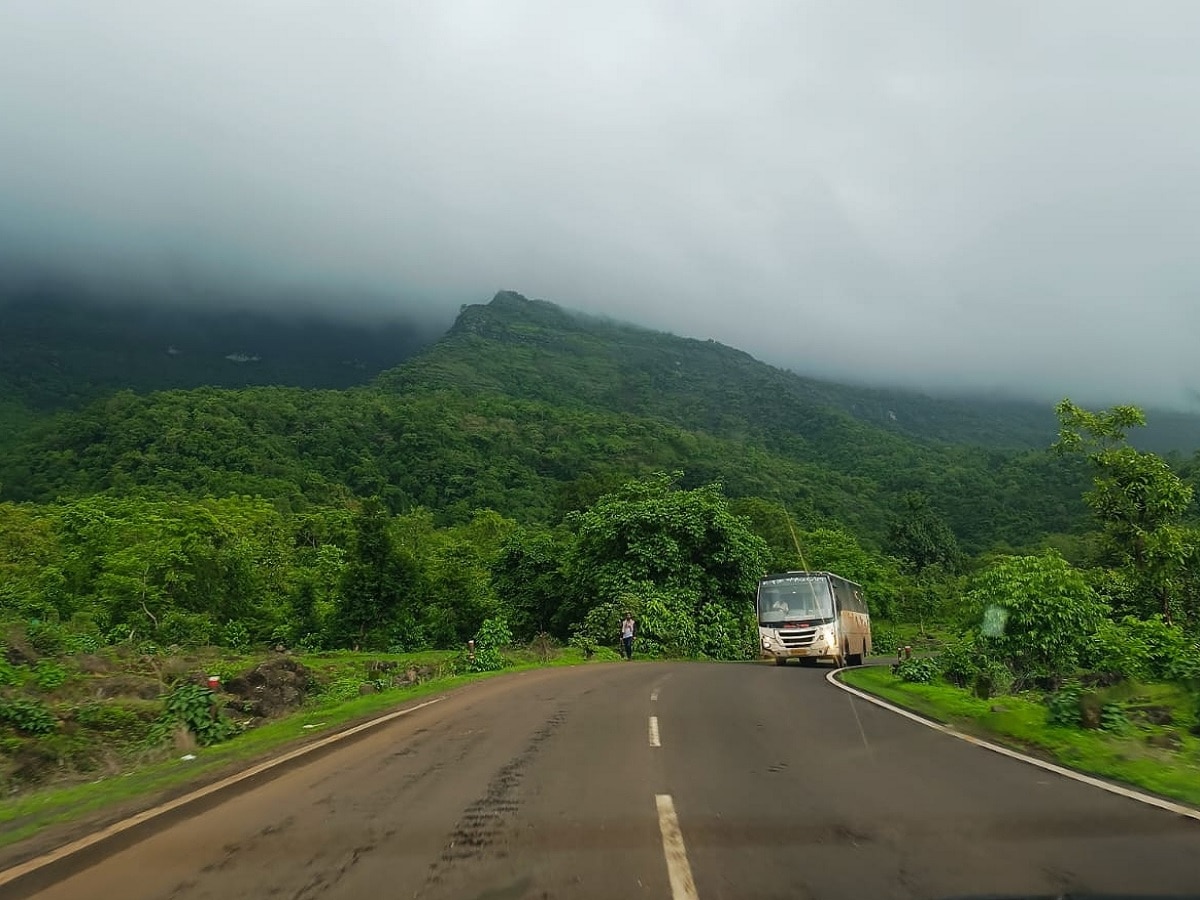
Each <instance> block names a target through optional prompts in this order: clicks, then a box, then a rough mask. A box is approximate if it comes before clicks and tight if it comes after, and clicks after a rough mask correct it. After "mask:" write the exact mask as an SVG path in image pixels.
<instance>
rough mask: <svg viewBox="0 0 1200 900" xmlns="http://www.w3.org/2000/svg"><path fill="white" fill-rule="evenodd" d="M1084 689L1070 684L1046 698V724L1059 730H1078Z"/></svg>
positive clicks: (1072, 683) (1073, 683)
mask: <svg viewBox="0 0 1200 900" xmlns="http://www.w3.org/2000/svg"><path fill="white" fill-rule="evenodd" d="M1082 699H1083V688H1082V687H1080V686H1079V684H1077V683H1076V682H1068V683H1067V684H1064V685H1063V686H1062V687H1060V688H1059V689H1058V690H1057V691H1055V692H1054V693H1053V694H1051V695H1050V696H1049V697H1047V698H1046V722H1047V723H1048V724H1050V725H1054V726H1056V727H1058V728H1078V727H1079V725H1080V716H1081V714H1082V709H1081V707H1080V702H1081V700H1082Z"/></svg>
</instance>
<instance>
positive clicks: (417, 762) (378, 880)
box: [39, 663, 1200, 900]
mask: <svg viewBox="0 0 1200 900" xmlns="http://www.w3.org/2000/svg"><path fill="white" fill-rule="evenodd" d="M825 672H826V670H823V669H802V668H786V669H778V668H776V667H774V666H761V665H699V664H683V663H680V664H676V663H663V664H653V663H644V664H639V663H635V664H619V665H607V666H587V667H580V668H574V669H559V670H546V671H540V672H534V673H528V674H523V675H518V676H512V677H506V678H502V679H497V680H493V681H488V682H483V683H480V684H477V685H474V686H471V687H469V688H466V689H464V690H462V691H461V692H459V693H457V694H455V695H453V696H451V697H450V698H448V699H447V700H445V701H443V702H442V703H439V704H437V705H434V706H432V707H429V708H427V709H423V710H420V711H418V712H416V713H414V714H412V715H411V716H409V717H407V718H404V719H400V720H398V721H397V722H396V723H393V724H391V725H388V726H385V727H383V728H382V729H381V730H379V731H378V732H375V733H373V734H372V735H371V736H370V737H368V738H365V739H362V740H360V741H358V742H356V743H353V744H351V745H350V746H348V747H346V748H345V749H342V750H339V751H337V752H335V753H332V754H329V755H326V756H323V757H321V758H319V759H316V760H314V761H313V762H311V763H309V764H307V765H304V766H301V767H299V768H296V769H293V770H291V771H289V772H287V773H285V774H283V775H282V776H280V777H278V778H276V779H275V780H273V781H270V782H269V783H267V784H265V785H261V786H259V787H257V788H254V789H252V790H249V791H247V792H245V793H243V794H241V795H238V796H235V797H233V798H231V799H229V800H228V801H227V802H224V803H222V804H221V805H219V806H216V807H214V808H212V809H209V810H207V811H203V812H200V813H199V814H197V815H195V816H194V817H192V818H189V819H186V820H184V821H181V822H177V823H174V824H172V825H170V826H169V827H166V828H164V829H162V830H161V831H160V832H159V833H157V834H155V835H153V836H151V837H149V838H147V839H145V840H143V841H142V842H140V843H138V844H136V845H134V846H131V847H129V848H128V849H125V850H122V851H120V852H117V853H115V854H113V855H112V856H110V857H108V858H107V859H105V860H104V861H102V862H100V863H99V864H97V865H95V866H93V867H91V868H88V869H86V870H84V871H81V872H78V873H77V874H75V875H73V876H72V877H70V878H68V879H66V880H64V881H61V882H59V883H58V884H56V885H54V886H52V887H50V888H48V889H47V890H45V891H44V892H43V893H41V894H39V896H40V897H43V898H45V900H83V898H95V897H120V898H123V900H140V898H178V900H197V898H214V900H232V898H237V897H254V898H263V897H279V898H289V900H291V898H295V900H313V898H331V900H332V898H350V897H364V898H410V897H416V898H478V900H520V898H567V897H571V898H574V897H580V898H590V897H597V898H606V900H636V898H642V897H645V898H670V897H672V890H673V883H672V879H671V875H670V873H669V870H668V863H667V861H666V853H665V849H664V848H665V846H673V844H671V843H670V842H671V840H672V837H673V835H674V832H673V831H672V829H671V827H670V824H671V822H672V819H671V814H672V812H673V813H674V821H675V822H677V823H678V828H679V835H680V838H681V843H682V848H683V851H682V854H680V853H675V854H674V855H673V856H672V859H673V861H674V863H675V864H676V869H675V874H676V880H675V883H674V889H675V891H676V894H675V896H680V895H681V894H680V892H681V891H682V892H684V893H683V894H682V895H683V896H686V889H687V881H686V876H685V875H684V874H682V872H683V871H684V869H685V868H690V872H691V874H692V877H693V879H694V885H695V891H696V896H698V897H700V898H702V900H719V898H758V900H769V898H785V897H786V898H793V897H801V898H822V900H824V898H837V897H847V898H855V900H864V898H876V897H879V898H893V897H895V898H908V897H951V896H964V895H980V894H994V893H1016V892H1025V893H1030V892H1033V893H1041V894H1046V893H1059V892H1064V891H1103V892H1136V893H1140V894H1153V893H1159V894H1163V893H1187V892H1192V893H1200V823H1197V822H1195V821H1191V820H1188V819H1184V818H1181V817H1178V816H1173V815H1171V814H1169V813H1166V812H1163V811H1160V810H1157V809H1153V808H1150V807H1146V806H1143V805H1141V804H1138V803H1136V802H1133V801H1131V800H1126V799H1123V798H1120V797H1115V796H1112V795H1110V794H1107V793H1105V792H1102V791H1099V790H1096V789H1094V788H1090V787H1087V786H1085V785H1081V784H1078V783H1076V782H1072V781H1070V780H1067V779H1064V778H1060V777H1058V776H1054V775H1052V774H1049V773H1046V772H1043V771H1041V770H1040V769H1037V768H1034V767H1032V766H1027V765H1024V764H1022V763H1019V762H1016V761H1013V760H1009V759H1005V758H1003V757H1000V756H998V755H996V754H992V753H989V752H987V751H984V750H980V749H978V748H975V747H971V746H969V745H967V744H965V743H963V742H961V741H956V740H954V739H952V738H949V737H946V736H944V735H941V734H938V733H936V732H934V731H932V730H930V729H927V728H924V727H922V726H920V725H917V724H914V723H912V722H909V721H907V720H905V719H903V718H901V717H898V716H895V715H893V714H891V713H888V712H887V711H885V710H881V709H878V708H876V707H874V706H872V705H870V704H867V703H864V702H862V701H859V700H855V699H853V698H851V697H850V696H849V695H847V694H845V693H843V692H841V691H838V690H836V689H835V688H832V687H830V686H829V685H827V684H826V683H825V682H824V676H825ZM651 716H655V717H657V725H658V728H657V738H658V743H659V744H660V746H657V747H656V746H652V744H653V743H654V737H655V735H654V729H653V728H652V726H651V723H650V717H651ZM662 797H666V798H670V799H669V800H665V801H664V800H661V799H660V798H662ZM664 821H665V822H666V823H667V826H666V828H664V827H663V822H664ZM685 859H686V862H685V861H684V860H685Z"/></svg>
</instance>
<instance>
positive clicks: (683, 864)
mask: <svg viewBox="0 0 1200 900" xmlns="http://www.w3.org/2000/svg"><path fill="white" fill-rule="evenodd" d="M654 802H655V804H656V805H657V806H658V829H659V831H661V832H662V842H663V855H664V856H665V857H666V858H667V877H668V878H669V879H670V880H671V897H672V898H673V900H699V895H698V894H697V893H696V881H695V879H694V878H692V867H691V866H690V865H688V858H687V848H686V847H684V844H683V832H682V831H680V829H679V817H678V816H677V815H675V801H673V800H672V799H671V795H670V794H655V795H654Z"/></svg>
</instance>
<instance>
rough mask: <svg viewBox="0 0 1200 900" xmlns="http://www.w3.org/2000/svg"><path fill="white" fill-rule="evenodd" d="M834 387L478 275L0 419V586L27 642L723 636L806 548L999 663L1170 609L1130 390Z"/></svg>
mask: <svg viewBox="0 0 1200 900" xmlns="http://www.w3.org/2000/svg"><path fill="white" fill-rule="evenodd" d="M856 390H857V389H851V388H845V389H842V388H837V387H835V386H830V385H822V384H820V383H818V382H814V381H811V380H808V379H804V378H800V377H797V376H795V375H793V374H791V373H787V372H784V371H781V370H779V369H775V368H773V367H771V366H767V365H765V364H763V363H760V362H758V361H756V360H754V359H752V358H751V357H749V356H747V355H746V354H744V353H741V352H739V351H736V350H732V349H730V348H728V347H724V346H722V345H720V344H716V343H714V342H711V341H695V340H683V339H679V338H676V337H673V336H670V335H665V334H660V333H656V332H651V331H645V330H642V329H636V328H632V327H629V326H623V325H619V324H614V323H611V322H605V321H599V320H595V319H589V318H586V317H581V316H575V315H572V314H569V313H567V312H565V311H563V310H561V309H559V308H558V307H555V306H553V305H551V304H547V303H541V302H533V301H527V300H525V299H524V298H521V297H518V296H516V295H512V294H501V295H498V296H497V297H496V299H495V300H494V301H493V302H492V303H491V304H489V305H487V306H475V307H467V308H464V310H463V311H462V314H461V315H460V317H459V319H458V321H457V322H456V324H455V326H454V327H453V328H452V329H451V330H450V332H449V333H448V334H447V335H446V336H445V337H444V338H442V339H441V340H440V341H438V342H437V343H436V344H435V345H433V346H431V347H430V348H428V349H427V350H426V351H425V352H423V353H421V354H419V355H418V356H416V357H415V358H413V359H412V360H410V361H409V362H407V363H405V364H404V365H402V366H401V367H399V368H397V369H394V370H391V371H389V372H387V373H385V374H384V375H382V376H381V377H380V378H379V379H377V380H376V382H375V383H374V384H372V385H369V386H362V387H356V388H353V389H351V390H338V391H333V390H306V389H301V388H295V387H287V388H285V387H254V388H245V389H240V390H226V389H217V388H211V387H205V388H198V389H194V390H187V391H161V392H157V393H151V394H144V395H139V394H135V393H132V392H128V391H126V392H120V393H116V394H112V395H110V396H107V397H104V398H102V399H99V400H97V401H95V402H94V403H92V404H90V405H88V406H86V407H85V408H83V409H81V410H78V411H74V412H68V413H64V414H62V415H59V416H57V417H55V418H53V419H44V420H42V421H41V423H40V424H39V425H37V426H36V427H35V428H33V429H32V430H29V431H26V432H25V436H24V438H23V439H22V440H21V441H19V442H16V443H13V442H10V443H9V444H8V445H7V446H6V445H5V444H4V443H3V442H0V491H2V492H3V496H4V497H6V498H8V500H9V502H5V503H0V576H2V577H0V609H2V610H3V613H4V617H6V618H7V619H8V620H10V621H22V622H29V623H30V629H29V631H28V634H29V639H30V640H31V641H38V642H41V644H42V646H43V647H44V648H46V650H47V651H48V652H53V648H55V647H58V648H60V649H65V648H66V647H68V646H74V647H79V646H82V644H83V643H88V642H90V643H91V644H92V645H95V646H100V645H103V644H105V643H112V642H125V643H129V644H133V645H136V646H139V647H143V648H146V649H154V648H162V647H169V646H181V647H183V646H190V645H202V644H211V643H216V644H221V645H224V646H226V647H229V648H244V647H248V646H253V645H262V644H276V643H279V644H284V645H287V646H291V647H314V648H315V647H361V648H364V649H372V650H387V649H391V650H396V651H402V650H416V649H421V648H426V647H461V646H462V645H463V644H464V643H465V641H467V640H468V639H470V638H472V637H473V636H475V635H476V634H478V633H480V629H481V627H483V626H484V623H485V622H488V621H491V622H493V623H494V622H498V621H503V622H505V623H506V627H508V628H511V630H512V634H513V636H514V639H516V640H520V641H528V640H530V639H532V638H533V637H534V636H535V635H538V634H541V633H548V634H550V635H551V636H552V637H553V638H555V639H558V640H568V639H571V638H572V637H576V638H578V639H579V640H580V641H581V642H582V643H583V644H584V645H585V646H589V647H595V646H605V645H611V644H612V643H613V642H615V639H616V623H617V620H618V619H619V617H620V614H621V613H622V612H624V611H626V610H629V611H632V612H634V613H635V615H636V616H637V617H638V619H639V623H640V628H639V646H640V647H641V648H643V649H644V650H646V651H649V652H666V653H674V654H683V655H689V656H712V657H723V658H736V657H743V656H746V655H748V654H751V653H753V652H754V640H753V625H752V613H751V604H750V598H751V596H752V593H753V587H754V582H755V579H756V578H757V577H758V576H759V575H761V574H762V573H763V572H764V571H769V570H781V569H788V568H796V567H801V568H813V569H829V570H833V571H836V572H838V573H839V574H842V575H844V576H846V577H848V578H851V579H853V580H855V581H857V582H859V583H861V584H863V585H864V586H865V588H866V591H867V596H868V598H869V599H870V600H871V602H872V604H873V607H874V610H875V612H876V615H877V616H881V617H886V618H890V619H894V620H897V621H902V622H914V623H918V625H919V626H920V627H921V628H924V627H925V626H927V625H930V624H933V623H950V624H952V625H954V626H958V627H961V628H963V629H965V630H967V631H968V632H969V634H968V636H967V637H966V638H964V641H963V644H962V648H963V649H962V652H960V653H959V657H960V662H962V660H965V659H967V658H969V657H971V655H972V654H975V655H976V656H978V657H979V658H980V660H982V661H979V660H977V661H976V663H975V664H974V667H973V668H971V667H968V666H966V665H965V663H964V664H963V665H960V668H962V669H963V670H964V671H963V672H961V673H959V674H957V675H956V676H955V677H956V678H958V679H959V680H961V681H964V682H966V681H971V682H972V683H983V682H987V683H988V684H989V685H992V687H993V688H994V687H995V686H996V685H1000V684H1005V683H1007V682H1008V681H1014V680H1015V681H1016V682H1017V683H1018V684H1019V683H1021V682H1023V681H1026V680H1028V679H1037V678H1058V677H1061V676H1063V675H1065V674H1066V673H1067V672H1069V670H1070V669H1071V668H1072V667H1073V665H1074V664H1075V662H1076V661H1078V660H1079V659H1080V658H1081V654H1085V653H1086V652H1091V650H1089V649H1088V648H1089V647H1091V645H1087V646H1084V644H1086V640H1085V639H1088V638H1089V636H1090V635H1096V634H1099V633H1100V631H1099V621H1098V620H1099V618H1102V616H1103V611H1104V609H1105V607H1106V605H1107V606H1109V607H1112V608H1113V609H1115V610H1117V612H1118V613H1119V614H1121V615H1132V616H1135V617H1137V618H1136V620H1137V621H1139V622H1144V621H1147V616H1149V615H1150V614H1151V613H1153V612H1161V613H1163V614H1164V616H1166V617H1167V621H1168V622H1174V623H1176V625H1178V626H1179V627H1181V628H1183V629H1184V631H1187V630H1188V629H1193V630H1194V628H1195V622H1196V615H1195V611H1196V609H1197V608H1200V607H1198V606H1197V603H1196V598H1197V597H1198V596H1200V578H1198V577H1197V575H1196V568H1197V567H1196V565H1195V564H1194V561H1195V559H1196V558H1197V557H1196V555H1195V547H1196V546H1197V542H1196V541H1195V540H1194V533H1193V531H1192V530H1191V525H1190V522H1191V521H1192V520H1193V519H1192V515H1193V514H1192V510H1191V508H1190V503H1191V489H1190V486H1189V485H1188V484H1187V483H1186V481H1185V480H1184V479H1183V478H1182V476H1180V475H1177V474H1175V473H1174V472H1173V471H1172V469H1171V467H1170V466H1168V464H1167V463H1166V462H1165V461H1163V460H1162V459H1160V458H1159V457H1156V456H1153V455H1152V454H1149V453H1145V452H1143V451H1138V450H1135V449H1133V448H1132V447H1131V446H1130V445H1128V444H1127V443H1125V439H1124V430H1123V429H1124V428H1126V427H1128V426H1129V425H1132V424H1138V422H1140V421H1141V420H1140V418H1139V416H1140V413H1138V414H1136V415H1134V414H1133V413H1130V412H1128V411H1124V410H1117V411H1115V412H1114V413H1111V414H1091V413H1086V412H1085V411H1083V410H1080V409H1078V408H1077V407H1074V406H1073V405H1069V404H1065V405H1064V406H1062V407H1060V409H1059V414H1060V419H1061V420H1062V421H1061V425H1062V431H1061V434H1060V444H1059V450H1060V452H1058V453H1053V452H1050V450H1049V449H1045V450H999V449H995V448H994V447H993V448H991V449H987V448H983V447H977V446H967V445H961V444H953V443H948V442H946V441H943V440H939V439H937V438H936V437H934V436H930V435H926V436H923V437H915V436H914V435H913V434H912V433H911V432H910V431H908V430H906V427H907V425H905V426H904V427H901V426H900V425H897V426H896V427H893V424H894V423H893V419H892V417H891V416H885V417H882V419H881V417H880V416H878V415H876V412H877V410H876V412H870V411H869V410H870V409H873V408H874V407H872V406H871V404H872V403H876V402H883V401H884V399H886V398H884V397H883V396H882V395H877V396H874V399H872V400H871V401H870V402H866V401H863V400H862V398H863V397H865V396H867V394H869V392H867V393H863V394H855V391H856ZM855 397H858V399H854V398H855ZM860 401H861V402H860ZM929 402H930V403H933V401H929ZM907 408H909V409H917V408H918V405H916V404H914V405H913V406H910V407H907ZM921 408H922V409H924V410H925V412H924V413H923V414H924V415H927V416H929V417H931V418H937V416H935V415H934V413H933V407H932V406H925V407H921ZM893 412H894V410H893ZM902 418H903V417H902V416H897V419H896V421H897V422H899V421H900V420H901V419H902ZM884 419H886V421H884ZM940 421H941V423H942V424H941V426H939V427H940V430H939V429H936V428H934V429H930V431H931V432H932V433H933V434H934V435H942V436H944V435H946V434H950V433H953V431H954V429H953V428H952V427H951V426H950V422H949V420H948V419H947V418H946V417H945V416H943V417H942V418H941V419H940ZM889 423H893V424H889ZM902 424H903V423H902ZM971 427H974V426H971ZM1017 443H1020V442H1017ZM1062 451H1065V452H1062ZM1073 451H1079V452H1073ZM661 472H675V473H677V474H676V475H673V476H670V477H668V476H663V475H658V474H655V473H661ZM1089 474H1092V475H1094V476H1095V484H1094V488H1093V490H1092V491H1091V492H1090V493H1088V494H1087V495H1086V496H1087V502H1088V504H1089V505H1090V506H1091V508H1092V510H1093V512H1094V514H1095V516H1096V523H1097V528H1096V529H1095V530H1094V531H1093V532H1091V533H1088V532H1087V530H1086V529H1087V522H1086V519H1085V518H1084V514H1085V511H1086V507H1085V505H1084V502H1083V499H1084V494H1085V488H1086V480H1087V478H1088V476H1089ZM1048 548H1052V549H1053V551H1057V552H1051V553H1049V554H1047V553H1045V552H1044V551H1046V550H1047V549H1048ZM1010 556H1011V557H1012V558H1009V557H1010ZM1076 566H1078V567H1080V569H1079V570H1077V569H1076V568H1075V567H1076ZM968 584H970V588H969V593H968ZM985 612H986V615H988V616H991V617H992V619H984V618H982V617H983V616H984V614H985ZM997 616H1001V617H1004V621H1003V628H1001V629H1000V630H999V631H996V630H995V629H994V628H993V630H992V631H989V630H988V628H989V627H991V626H992V625H994V622H995V618H996V617H997ZM989 623H990V624H989ZM1122 627H1125V626H1122ZM494 631H495V629H493V632H494ZM1068 636H1069V637H1070V640H1068ZM1081 642H1083V643H1081ZM885 643H886V642H885ZM1111 644H1112V641H1110V642H1109V645H1110V649H1111ZM968 651H969V652H968ZM1096 652H1099V651H1098V650H1097V651H1096ZM1130 665H1131V666H1135V665H1139V663H1130ZM1147 665H1149V664H1148V663H1147ZM967 669H970V671H967ZM1001 669H1003V670H1004V672H1007V673H1008V674H1007V675H1005V674H1004V672H1002V671H1001ZM44 677H46V678H53V674H52V673H49V672H47V673H46V674H45V675H44Z"/></svg>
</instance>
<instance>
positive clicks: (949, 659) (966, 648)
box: [938, 633, 980, 688]
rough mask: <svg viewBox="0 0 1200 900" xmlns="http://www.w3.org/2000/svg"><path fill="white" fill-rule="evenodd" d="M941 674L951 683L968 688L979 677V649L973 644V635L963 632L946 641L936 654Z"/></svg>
mask: <svg viewBox="0 0 1200 900" xmlns="http://www.w3.org/2000/svg"><path fill="white" fill-rule="evenodd" d="M938 663H939V664H940V665H941V668H942V675H943V676H945V678H946V680H947V681H949V682H950V683H951V684H955V685H958V687H961V688H969V687H971V686H972V685H973V684H975V679H976V678H978V677H979V671H980V667H979V650H978V648H977V647H976V646H975V635H974V634H970V633H968V634H965V635H963V636H962V637H961V638H959V639H958V640H956V641H951V642H949V643H947V644H946V645H945V646H944V647H943V648H942V652H941V654H940V655H939V656H938Z"/></svg>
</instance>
